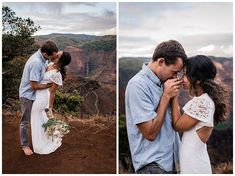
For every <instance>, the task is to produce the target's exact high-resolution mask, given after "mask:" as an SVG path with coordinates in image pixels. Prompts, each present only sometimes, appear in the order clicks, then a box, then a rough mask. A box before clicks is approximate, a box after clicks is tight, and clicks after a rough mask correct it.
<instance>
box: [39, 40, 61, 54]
mask: <svg viewBox="0 0 235 176" xmlns="http://www.w3.org/2000/svg"><path fill="white" fill-rule="evenodd" d="M41 52H42V53H46V54H47V55H48V56H51V55H53V53H54V52H56V53H57V52H58V48H57V46H56V44H55V43H54V42H53V41H50V40H48V41H46V42H45V43H44V44H43V45H42V46H41Z"/></svg>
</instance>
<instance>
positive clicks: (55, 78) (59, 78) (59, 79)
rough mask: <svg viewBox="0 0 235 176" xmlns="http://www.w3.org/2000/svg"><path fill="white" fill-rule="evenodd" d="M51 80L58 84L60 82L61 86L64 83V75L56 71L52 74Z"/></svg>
mask: <svg viewBox="0 0 235 176" xmlns="http://www.w3.org/2000/svg"><path fill="white" fill-rule="evenodd" d="M50 80H51V81H52V82H54V83H56V84H58V85H59V86H61V85H62V75H61V73H60V72H56V73H54V74H52V75H51V77H50Z"/></svg>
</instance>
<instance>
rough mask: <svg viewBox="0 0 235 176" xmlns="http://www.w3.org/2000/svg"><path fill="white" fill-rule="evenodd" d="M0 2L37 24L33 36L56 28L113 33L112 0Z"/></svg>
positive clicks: (65, 30) (54, 30)
mask: <svg viewBox="0 0 235 176" xmlns="http://www.w3.org/2000/svg"><path fill="white" fill-rule="evenodd" d="M2 6H8V7H9V8H11V9H12V10H13V11H14V12H15V13H16V16H18V17H22V18H30V19H31V20H33V22H34V24H35V25H39V26H40V27H41V29H39V30H38V31H37V32H35V34H34V36H35V35H48V34H50V33H60V32H62V33H84V34H87V35H97V36H102V35H112V34H115V35H116V3H115V2H3V3H2Z"/></svg>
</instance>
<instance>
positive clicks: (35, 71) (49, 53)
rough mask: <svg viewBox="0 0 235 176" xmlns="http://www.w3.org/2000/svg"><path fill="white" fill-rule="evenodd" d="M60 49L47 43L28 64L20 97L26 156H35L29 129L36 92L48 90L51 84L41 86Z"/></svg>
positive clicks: (21, 123)
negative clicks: (49, 63)
mask: <svg viewBox="0 0 235 176" xmlns="http://www.w3.org/2000/svg"><path fill="white" fill-rule="evenodd" d="M57 52H58V48H57V46H56V45H55V43H53V42H52V41H47V42H45V43H44V44H43V45H42V46H41V48H40V49H39V50H38V51H37V52H36V53H34V54H33V55H32V56H31V57H30V58H29V60H28V61H27V62H26V64H25V67H24V71H23V75H22V79H21V83H20V88H19V97H20V102H21V111H22V118H21V121H20V142H21V147H22V150H23V151H24V153H25V155H31V154H33V152H32V150H31V149H30V147H29V139H28V127H29V124H30V118H31V109H32V105H33V101H34V100H35V96H36V95H35V92H36V90H40V89H47V88H49V87H51V86H52V85H51V84H40V81H41V80H42V79H43V76H44V74H45V72H46V67H47V62H48V60H51V59H53V58H56V57H57Z"/></svg>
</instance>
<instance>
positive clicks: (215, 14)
mask: <svg viewBox="0 0 235 176" xmlns="http://www.w3.org/2000/svg"><path fill="white" fill-rule="evenodd" d="M170 39H174V40H177V41H179V42H180V43H181V44H182V45H183V47H184V49H185V51H186V54H187V55H188V56H193V55H197V54H204V55H212V56H222V57H232V56H233V4H232V3H231V2H208V3H202V2H166V3H164V2H148V3H141V2H121V3H120V4H119V58H121V57H151V56H152V54H153V52H154V49H155V47H156V46H157V45H158V44H159V43H161V42H162V41H166V40H170Z"/></svg>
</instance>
